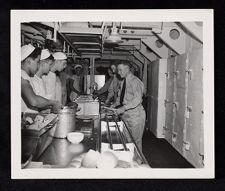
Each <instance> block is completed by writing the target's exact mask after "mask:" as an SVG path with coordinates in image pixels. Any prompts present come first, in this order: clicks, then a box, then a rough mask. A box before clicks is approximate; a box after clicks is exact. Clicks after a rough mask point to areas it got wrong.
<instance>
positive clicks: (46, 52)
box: [40, 49, 51, 60]
mask: <svg viewBox="0 0 225 191" xmlns="http://www.w3.org/2000/svg"><path fill="white" fill-rule="evenodd" d="M49 56H51V54H50V52H49V50H48V49H43V50H42V51H41V59H40V60H44V59H46V58H48V57H49Z"/></svg>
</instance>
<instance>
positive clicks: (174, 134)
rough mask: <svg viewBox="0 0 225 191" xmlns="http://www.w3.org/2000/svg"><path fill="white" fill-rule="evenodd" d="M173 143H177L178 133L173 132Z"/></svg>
mask: <svg viewBox="0 0 225 191" xmlns="http://www.w3.org/2000/svg"><path fill="white" fill-rule="evenodd" d="M172 141H173V142H176V141H177V133H176V132H173V134H172Z"/></svg>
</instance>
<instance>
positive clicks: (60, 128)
mask: <svg viewBox="0 0 225 191" xmlns="http://www.w3.org/2000/svg"><path fill="white" fill-rule="evenodd" d="M76 109H77V108H76V107H74V106H72V107H71V106H66V107H64V108H63V109H61V110H59V112H58V119H59V121H58V124H57V127H56V130H55V135H54V137H57V138H66V136H67V134H68V133H70V132H73V131H75V129H76V123H75V119H76V117H75V114H76Z"/></svg>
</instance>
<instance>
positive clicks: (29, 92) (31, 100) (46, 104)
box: [21, 78, 61, 109]
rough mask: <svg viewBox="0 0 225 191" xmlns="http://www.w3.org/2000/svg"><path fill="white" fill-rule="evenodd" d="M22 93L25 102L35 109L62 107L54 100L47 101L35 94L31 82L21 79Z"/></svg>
mask: <svg viewBox="0 0 225 191" xmlns="http://www.w3.org/2000/svg"><path fill="white" fill-rule="evenodd" d="M21 93H22V98H23V100H24V102H25V103H26V104H27V105H28V106H30V107H33V108H38V109H45V108H50V107H51V106H53V107H54V108H55V109H56V108H59V107H61V105H60V104H59V103H58V102H56V101H53V100H48V99H45V98H43V97H41V96H38V95H36V94H35V93H34V91H33V89H32V87H31V85H30V83H29V81H27V80H24V79H23V78H21Z"/></svg>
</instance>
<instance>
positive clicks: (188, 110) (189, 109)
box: [185, 106, 192, 118]
mask: <svg viewBox="0 0 225 191" xmlns="http://www.w3.org/2000/svg"><path fill="white" fill-rule="evenodd" d="M191 112H192V106H187V108H186V113H185V117H186V118H189V117H190V113H191Z"/></svg>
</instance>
